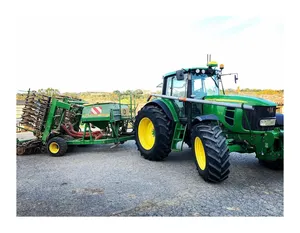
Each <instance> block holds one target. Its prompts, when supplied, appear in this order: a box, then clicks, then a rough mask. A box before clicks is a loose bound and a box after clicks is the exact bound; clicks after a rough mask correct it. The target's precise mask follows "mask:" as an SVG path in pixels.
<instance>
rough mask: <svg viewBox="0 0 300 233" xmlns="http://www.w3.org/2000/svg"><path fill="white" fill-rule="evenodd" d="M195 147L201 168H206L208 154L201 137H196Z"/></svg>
mask: <svg viewBox="0 0 300 233" xmlns="http://www.w3.org/2000/svg"><path fill="white" fill-rule="evenodd" d="M194 149H195V154H196V160H197V163H198V165H199V167H200V169H201V170H204V169H205V167H206V155H205V151H204V147H203V144H202V141H201V139H200V138H199V137H196V138H195V142H194Z"/></svg>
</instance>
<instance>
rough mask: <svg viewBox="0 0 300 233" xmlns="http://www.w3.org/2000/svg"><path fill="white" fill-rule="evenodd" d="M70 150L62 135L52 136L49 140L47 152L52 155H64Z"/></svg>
mask: <svg viewBox="0 0 300 233" xmlns="http://www.w3.org/2000/svg"><path fill="white" fill-rule="evenodd" d="M67 150H68V145H67V142H66V140H65V139H63V138H60V137H54V138H51V139H50V140H49V141H48V142H47V152H48V153H49V154H50V155H51V156H55V157H59V156H63V155H64V154H65V153H66V152H67Z"/></svg>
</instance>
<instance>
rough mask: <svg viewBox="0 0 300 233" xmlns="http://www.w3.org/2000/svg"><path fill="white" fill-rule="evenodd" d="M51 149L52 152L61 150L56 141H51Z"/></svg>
mask: <svg viewBox="0 0 300 233" xmlns="http://www.w3.org/2000/svg"><path fill="white" fill-rule="evenodd" d="M49 151H50V152H51V153H52V154H56V153H57V152H58V151H59V145H58V144H57V143H56V142H51V143H50V145H49Z"/></svg>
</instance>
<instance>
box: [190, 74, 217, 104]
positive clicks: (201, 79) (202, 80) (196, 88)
mask: <svg viewBox="0 0 300 233" xmlns="http://www.w3.org/2000/svg"><path fill="white" fill-rule="evenodd" d="M217 83H218V82H217V77H216V76H215V75H213V76H208V75H207V74H193V75H192V96H193V97H194V98H196V99H202V98H203V97H205V96H207V95H218V94H219V88H218V84H217Z"/></svg>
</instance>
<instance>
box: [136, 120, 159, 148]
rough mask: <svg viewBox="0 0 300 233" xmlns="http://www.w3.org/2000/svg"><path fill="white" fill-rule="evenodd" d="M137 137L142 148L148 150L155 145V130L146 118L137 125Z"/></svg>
mask: <svg viewBox="0 0 300 233" xmlns="http://www.w3.org/2000/svg"><path fill="white" fill-rule="evenodd" d="M138 137H139V141H140V143H141V145H142V147H143V148H144V149H145V150H150V149H151V148H152V147H153V145H154V143H155V128H154V125H153V123H152V121H151V120H150V119H149V118H148V117H144V118H143V119H142V120H141V121H140V124H139V128H138Z"/></svg>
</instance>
